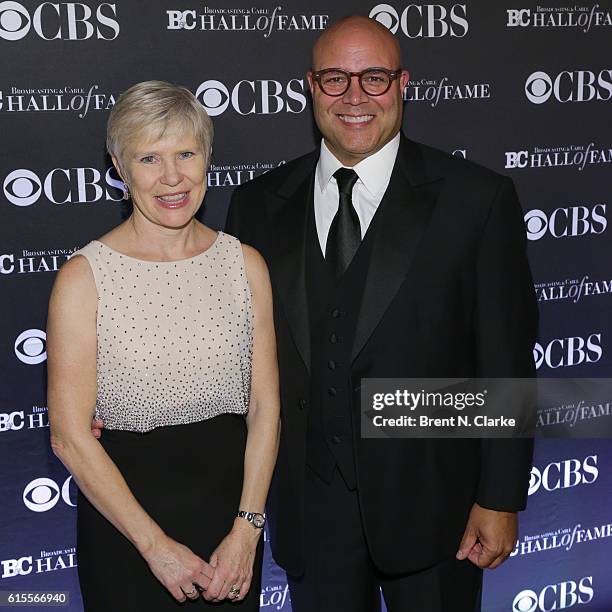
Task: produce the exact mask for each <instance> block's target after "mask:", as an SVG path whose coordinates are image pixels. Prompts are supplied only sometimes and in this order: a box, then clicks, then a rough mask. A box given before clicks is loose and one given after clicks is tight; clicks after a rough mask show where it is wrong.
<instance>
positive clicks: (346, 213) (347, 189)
mask: <svg viewBox="0 0 612 612" xmlns="http://www.w3.org/2000/svg"><path fill="white" fill-rule="evenodd" d="M334 178H335V179H336V181H337V182H338V192H339V194H340V202H339V205H338V212H337V213H336V216H335V217H334V219H333V221H332V224H331V227H330V228H329V234H328V235H327V244H326V245H325V260H326V261H327V263H328V264H329V265H330V266H331V270H332V271H333V273H334V274H335V276H336V278H339V277H340V276H342V274H343V273H344V271H345V270H346V269H347V268H348V266H349V264H350V263H351V260H352V259H353V256H354V255H355V252H356V251H357V249H358V248H359V243H360V242H361V227H360V225H359V217H358V216H357V211H356V210H355V208H354V207H353V200H352V197H351V194H352V191H353V186H354V185H355V183H356V182H357V178H358V177H357V173H356V172H355V171H354V170H349V169H348V168H340V169H339V170H336V172H334Z"/></svg>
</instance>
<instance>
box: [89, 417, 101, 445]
mask: <svg viewBox="0 0 612 612" xmlns="http://www.w3.org/2000/svg"><path fill="white" fill-rule="evenodd" d="M103 428H104V421H103V420H102V419H96V418H94V419H92V420H91V435H92V436H93V437H94V438H95V439H96V440H99V439H100V436H101V435H102V429H103Z"/></svg>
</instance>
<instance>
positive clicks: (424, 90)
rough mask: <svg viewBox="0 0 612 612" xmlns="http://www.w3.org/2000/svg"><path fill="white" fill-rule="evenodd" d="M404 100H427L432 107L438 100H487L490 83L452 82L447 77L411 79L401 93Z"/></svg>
mask: <svg viewBox="0 0 612 612" xmlns="http://www.w3.org/2000/svg"><path fill="white" fill-rule="evenodd" d="M403 98H404V101H410V102H429V104H430V106H431V107H432V108H435V107H436V106H438V104H439V103H440V102H443V101H444V102H447V101H451V102H455V101H465V100H469V101H472V100H488V99H489V98H491V84H490V83H453V82H451V81H450V79H449V78H448V77H446V76H445V77H442V78H440V79H427V78H422V79H411V80H410V81H408V84H407V85H406V88H405V89H404V94H403Z"/></svg>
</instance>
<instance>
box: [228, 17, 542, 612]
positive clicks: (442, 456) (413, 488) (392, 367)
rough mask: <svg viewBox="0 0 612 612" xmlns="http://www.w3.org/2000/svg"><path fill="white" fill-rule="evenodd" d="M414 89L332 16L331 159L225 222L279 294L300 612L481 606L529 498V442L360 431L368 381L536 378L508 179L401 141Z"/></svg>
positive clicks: (372, 45)
mask: <svg viewBox="0 0 612 612" xmlns="http://www.w3.org/2000/svg"><path fill="white" fill-rule="evenodd" d="M372 68H377V69H383V70H375V71H369V72H366V73H365V74H364V72H363V71H365V70H369V69H372ZM331 69H336V70H331ZM407 82H408V73H407V72H406V71H405V70H402V69H401V60H400V49H399V45H398V43H397V41H396V39H395V38H394V37H393V36H392V35H391V34H390V32H389V31H388V30H387V29H386V28H384V27H383V26H381V25H380V24H379V23H378V22H376V21H374V20H371V19H367V18H364V17H349V18H345V19H343V20H341V21H339V22H337V23H336V24H334V25H332V26H331V27H329V28H328V29H327V30H326V31H325V32H324V33H323V34H322V35H321V36H320V38H319V39H318V40H317V42H316V44H315V45H314V49H313V55H312V71H311V72H309V73H308V83H309V86H310V91H311V94H312V100H313V108H314V116H315V120H316V123H317V125H318V127H319V130H320V132H321V134H322V135H323V140H322V143H321V146H320V150H317V151H315V152H313V153H310V154H308V155H305V156H304V157H301V158H299V159H296V160H294V161H291V162H289V163H287V164H285V165H284V166H282V167H280V168H278V169H275V170H273V171H271V172H268V173H267V174H265V175H263V176H260V177H258V178H256V179H255V180H253V181H251V182H249V183H247V184H245V185H242V186H241V187H239V188H237V189H236V191H235V192H234V196H233V198H232V203H231V206H230V212H229V215H228V220H227V225H226V231H228V232H230V233H232V234H235V235H236V236H238V237H239V238H240V240H242V241H243V242H246V243H248V244H250V245H253V246H254V247H255V248H257V249H258V250H259V251H260V252H261V253H262V254H263V255H264V257H265V258H266V260H267V263H268V266H269V269H270V273H271V279H272V284H273V289H274V294H275V325H276V332H277V344H278V357H279V367H280V376H281V399H282V439H281V446H280V452H279V457H278V463H277V467H276V473H275V478H274V482H273V485H272V489H271V493H270V498H269V502H268V514H269V519H270V532H271V544H272V549H273V553H274V556H275V559H276V561H277V562H278V563H279V564H280V565H281V566H282V567H283V568H284V569H285V570H286V571H287V574H288V579H289V586H290V590H291V596H292V605H293V609H294V611H295V612H317V611H320V612H332V611H333V612H340V611H346V612H349V611H350V612H373V611H376V610H379V609H380V602H379V600H380V589H382V592H383V596H384V598H385V603H386V605H387V608H388V609H389V611H390V612H397V611H400V612H407V611H412V610H414V611H415V612H463V611H469V612H472V611H473V610H474V609H479V600H480V592H479V591H480V585H481V579H482V569H481V568H485V567H488V568H495V567H497V566H498V565H499V564H500V563H502V562H503V561H504V559H505V558H506V557H507V556H508V555H509V553H510V551H511V550H512V548H513V546H514V543H515V541H516V537H517V515H516V512H517V511H519V510H521V509H523V508H524V507H525V503H526V495H527V484H528V479H529V470H530V464H531V456H532V444H531V442H530V441H525V440H523V441H521V440H519V441H517V440H501V439H498V440H468V439H463V440H449V439H447V440H431V439H430V440H421V439H419V440H416V439H410V440H397V439H393V440H392V439H385V440H373V439H362V438H361V436H360V425H359V424H360V418H359V414H360V400H359V396H360V384H361V379H362V378H368V377H373V378H375V377H412V378H416V377H457V378H458V377H475V376H479V377H533V376H534V375H535V372H534V366H533V358H532V353H531V349H532V347H533V343H534V341H535V334H536V326H537V307H536V304H535V299H534V296H533V285H532V281H531V276H530V272H529V268H528V263H527V259H526V255H525V232H524V227H523V220H522V212H521V208H520V206H519V203H518V200H517V197H516V194H515V191H514V188H513V185H512V182H511V181H510V180H509V179H507V178H504V177H502V176H500V175H497V174H495V173H494V172H491V171H489V170H486V169H484V168H482V167H480V166H477V165H475V164H473V163H470V162H467V161H465V160H461V159H459V158H456V157H452V156H450V155H447V154H445V153H442V152H440V151H437V150H434V149H432V148H429V147H426V146H423V145H420V144H417V143H414V142H411V141H409V140H408V139H406V138H405V137H404V136H402V135H401V133H400V127H401V122H402V102H403V101H402V92H403V90H404V88H405V86H406V84H407ZM341 168H344V170H341V171H340V172H337V171H338V170H339V169H341Z"/></svg>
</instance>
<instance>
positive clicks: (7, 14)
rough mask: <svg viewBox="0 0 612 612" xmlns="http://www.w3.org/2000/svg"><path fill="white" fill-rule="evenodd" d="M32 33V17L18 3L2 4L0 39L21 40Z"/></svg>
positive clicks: (0, 4) (0, 10) (0, 11)
mask: <svg viewBox="0 0 612 612" xmlns="http://www.w3.org/2000/svg"><path fill="white" fill-rule="evenodd" d="M29 31H30V15H29V14H28V11H26V10H25V8H24V7H23V6H21V4H19V3H18V2H0V38H4V40H19V39H21V38H23V37H24V36H25V35H26V34H27V33H28V32H29Z"/></svg>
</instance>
